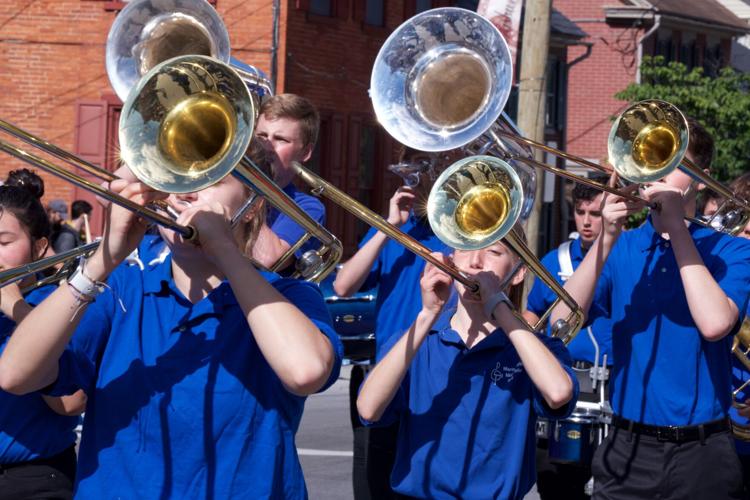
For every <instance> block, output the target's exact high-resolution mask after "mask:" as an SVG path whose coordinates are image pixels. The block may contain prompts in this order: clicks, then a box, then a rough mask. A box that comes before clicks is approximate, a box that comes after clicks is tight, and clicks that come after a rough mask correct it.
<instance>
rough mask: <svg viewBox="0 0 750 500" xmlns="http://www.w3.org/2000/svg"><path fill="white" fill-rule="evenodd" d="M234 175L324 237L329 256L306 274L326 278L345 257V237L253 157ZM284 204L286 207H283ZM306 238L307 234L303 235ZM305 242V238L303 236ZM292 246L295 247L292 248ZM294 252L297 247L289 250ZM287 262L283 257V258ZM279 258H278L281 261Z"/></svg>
mask: <svg viewBox="0 0 750 500" xmlns="http://www.w3.org/2000/svg"><path fill="white" fill-rule="evenodd" d="M232 175H234V176H235V177H237V178H239V179H240V180H241V181H242V182H244V183H245V184H249V185H250V187H252V188H253V189H254V190H255V191H256V192H258V193H259V194H260V195H261V196H263V197H264V198H266V200H268V202H269V203H270V204H271V205H273V206H275V207H276V208H278V209H279V210H280V211H282V212H284V213H286V215H287V216H289V217H290V218H291V219H292V220H294V222H296V223H297V224H299V225H300V226H302V228H303V229H305V231H307V233H308V234H309V235H310V236H308V238H309V237H314V238H315V239H317V240H318V241H320V243H321V245H322V246H323V247H325V248H326V250H327V255H325V256H321V257H325V260H324V263H323V265H321V266H319V267H318V268H317V269H316V272H315V273H313V274H312V275H311V276H306V277H305V279H307V280H310V281H320V280H322V279H323V278H325V277H326V276H327V275H328V274H329V273H330V272H331V271H333V269H334V268H335V267H336V264H337V263H338V261H339V260H340V259H341V255H342V254H343V247H342V245H341V241H339V239H338V238H336V236H334V235H333V234H332V233H330V232H329V231H328V230H326V229H325V228H324V227H323V226H321V225H320V224H318V223H317V222H316V221H315V220H314V219H313V218H312V217H310V215H308V213H307V212H305V211H304V210H302V208H301V207H300V206H299V205H297V204H296V203H295V202H294V200H292V199H291V198H290V197H289V195H288V194H286V193H285V192H284V191H283V190H281V188H279V186H278V185H277V184H276V183H275V182H274V181H273V180H272V179H271V178H270V177H268V176H267V175H266V174H265V173H263V171H261V170H260V169H259V168H257V167H256V166H255V164H254V163H253V161H252V160H251V159H250V158H248V157H247V156H244V157H243V158H242V159H241V160H240V163H239V164H238V165H237V166H236V167H235V168H234V170H232ZM282 207H283V209H282ZM303 238H305V235H303ZM303 242H304V240H303ZM301 244H302V243H300V242H297V245H294V246H293V248H297V247H299V246H301ZM290 250H292V249H290ZM287 253H288V254H289V255H290V256H291V255H292V254H293V251H291V252H287ZM281 262H283V260H281ZM278 263H279V261H277V264H278Z"/></svg>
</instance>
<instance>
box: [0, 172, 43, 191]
mask: <svg viewBox="0 0 750 500" xmlns="http://www.w3.org/2000/svg"><path fill="white" fill-rule="evenodd" d="M5 184H6V185H7V186H16V187H22V188H25V189H26V190H28V191H29V192H30V193H31V194H32V195H34V196H35V197H37V198H41V197H42V196H44V181H43V180H42V178H41V177H39V176H38V175H36V174H35V173H34V172H32V171H31V170H29V169H28V168H21V169H19V170H11V171H10V172H9V173H8V178H7V179H6V180H5Z"/></svg>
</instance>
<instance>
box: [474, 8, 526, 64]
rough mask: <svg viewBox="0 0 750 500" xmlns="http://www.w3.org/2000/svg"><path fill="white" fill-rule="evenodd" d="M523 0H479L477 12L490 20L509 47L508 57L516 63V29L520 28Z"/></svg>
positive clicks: (517, 34)
mask: <svg viewBox="0 0 750 500" xmlns="http://www.w3.org/2000/svg"><path fill="white" fill-rule="evenodd" d="M522 8H523V0H479V5H478V6H477V14H481V15H482V16H484V17H486V18H487V19H489V20H490V22H491V23H492V24H494V25H495V26H496V27H497V29H499V30H500V33H502V34H503V37H504V38H505V41H506V42H508V47H509V48H510V59H511V61H513V66H514V67H515V64H516V49H517V47H518V36H519V33H518V30H519V29H520V28H521V9H522Z"/></svg>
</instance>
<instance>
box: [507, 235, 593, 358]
mask: <svg viewBox="0 0 750 500" xmlns="http://www.w3.org/2000/svg"><path fill="white" fill-rule="evenodd" d="M503 239H504V240H505V241H506V242H507V243H508V245H510V246H511V247H512V248H513V251H515V252H516V254H518V256H519V257H521V260H522V261H523V262H525V263H526V265H527V266H528V267H529V268H530V269H531V270H532V271H533V273H534V275H535V276H536V277H538V278H539V279H541V280H542V281H543V282H544V284H545V285H547V286H548V287H549V288H550V289H551V290H553V291H554V292H555V294H557V298H556V299H555V301H554V302H553V304H552V305H551V306H550V307H549V308H547V312H546V314H544V316H543V317H541V318H539V320H538V321H537V322H536V324H534V325H530V324H529V323H528V322H527V321H526V320H525V319H524V318H522V317H520V315H516V316H517V317H518V318H519V319H521V320H522V321H523V322H524V324H526V325H527V326H529V327H530V328H531V330H532V331H534V332H537V331H539V330H540V329H541V328H542V326H543V325H544V324H545V323H546V322H547V317H548V316H549V314H550V313H551V312H552V309H554V307H555V306H556V305H557V304H558V303H559V302H563V303H564V304H565V305H566V306H567V307H568V309H570V313H569V314H568V317H567V318H566V319H565V323H566V324H567V325H568V327H569V328H567V329H565V330H564V331H562V332H560V331H559V330H558V331H555V330H554V329H553V332H552V333H553V335H554V336H556V337H558V338H560V339H561V340H562V341H563V343H565V344H566V345H567V344H568V342H570V341H571V340H573V337H575V336H576V335H577V334H578V331H579V330H580V329H581V326H583V321H584V315H583V311H582V310H581V308H580V306H579V305H578V303H577V302H576V301H575V300H573V297H571V296H570V294H569V293H568V292H567V291H566V290H565V289H564V288H563V287H562V286H560V284H559V283H558V282H557V280H556V279H554V278H553V277H552V275H550V274H549V272H548V271H547V270H546V269H545V268H544V266H542V265H541V263H540V262H539V261H538V260H537V258H536V256H535V255H534V253H533V252H532V251H531V250H530V249H529V247H528V246H527V245H526V243H524V242H523V240H522V239H521V238H519V237H518V236H517V235H516V234H515V233H514V232H513V231H508V234H506V235H505V236H504V237H503Z"/></svg>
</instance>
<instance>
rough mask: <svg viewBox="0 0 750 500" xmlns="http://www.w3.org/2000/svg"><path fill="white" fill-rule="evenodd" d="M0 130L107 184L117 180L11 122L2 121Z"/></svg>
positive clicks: (0, 121) (107, 172) (105, 171)
mask: <svg viewBox="0 0 750 500" xmlns="http://www.w3.org/2000/svg"><path fill="white" fill-rule="evenodd" d="M0 130H3V131H4V132H6V133H8V134H10V135H12V136H14V137H16V138H18V139H20V140H22V141H23V142H25V143H27V144H29V145H31V146H34V147H36V148H38V149H41V150H42V151H46V152H47V153H49V154H51V155H52V156H55V157H57V158H58V159H60V160H63V161H64V162H66V163H68V164H69V165H72V166H74V167H76V168H80V169H81V170H83V171H85V172H88V173H89V174H91V175H93V176H95V177H97V178H99V179H101V180H103V181H107V182H112V181H114V180H115V179H117V176H115V175H114V174H113V173H112V172H109V171H107V170H104V169H103V168H100V167H97V166H96V165H94V164H93V163H89V162H87V161H86V160H84V159H83V158H81V157H79V156H76V155H74V154H72V153H70V152H68V151H65V150H64V149H62V148H59V147H57V146H55V145H54V144H52V143H51V142H48V141H45V140H44V139H42V138H41V137H39V136H37V135H34V134H32V133H30V132H27V131H26V130H23V129H21V128H19V127H17V126H15V125H13V124H12V123H10V122H7V121H5V120H2V119H0Z"/></svg>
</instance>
